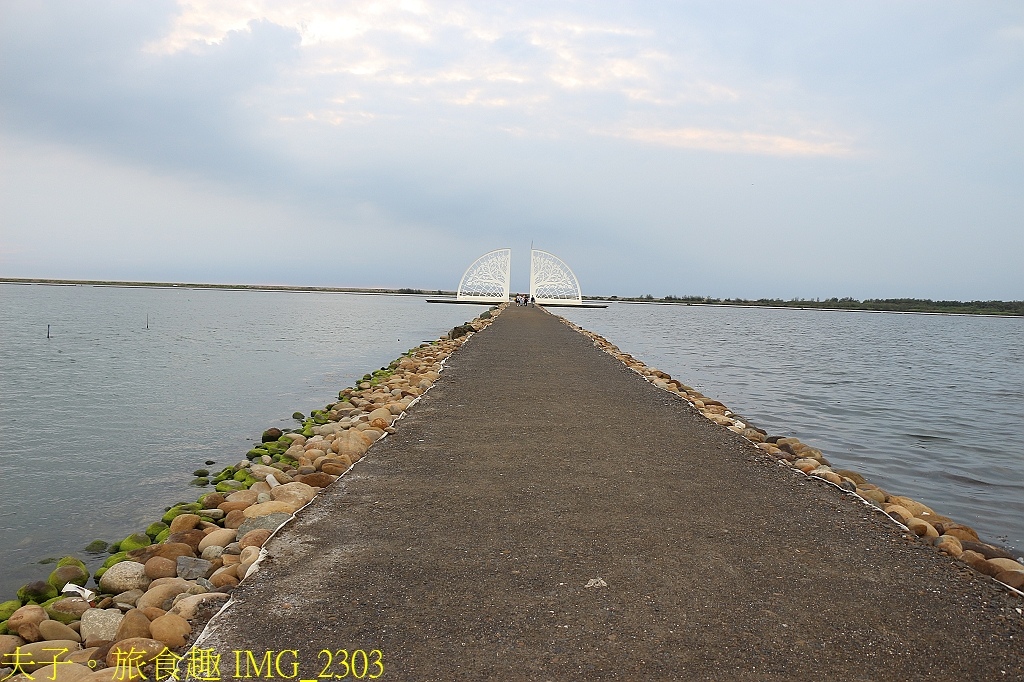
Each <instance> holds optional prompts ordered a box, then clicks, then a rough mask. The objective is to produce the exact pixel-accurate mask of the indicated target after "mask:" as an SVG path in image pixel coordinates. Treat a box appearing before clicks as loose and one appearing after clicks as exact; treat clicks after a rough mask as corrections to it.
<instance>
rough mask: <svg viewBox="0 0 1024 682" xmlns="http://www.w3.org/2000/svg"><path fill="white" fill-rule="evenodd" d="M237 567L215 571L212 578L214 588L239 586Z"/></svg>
mask: <svg viewBox="0 0 1024 682" xmlns="http://www.w3.org/2000/svg"><path fill="white" fill-rule="evenodd" d="M236 565H237V564H236ZM236 565H234V566H225V567H223V568H221V569H218V570H217V571H215V572H214V574H213V575H211V576H210V583H212V584H213V586H214V587H234V586H235V585H237V584H238V583H239V580H238V576H237V574H236V573H235V566H236Z"/></svg>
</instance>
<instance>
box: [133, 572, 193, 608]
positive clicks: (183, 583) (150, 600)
mask: <svg viewBox="0 0 1024 682" xmlns="http://www.w3.org/2000/svg"><path fill="white" fill-rule="evenodd" d="M167 580H168V582H166V583H163V584H161V585H156V586H151V587H150V588H149V590H148V591H147V592H146V594H144V595H142V596H141V597H139V601H137V602H136V606H137V607H138V608H139V609H144V608H146V607H147V606H155V607H157V608H159V609H163V610H164V611H167V610H169V609H170V608H171V604H172V602H173V601H174V598H175V597H177V596H178V595H179V594H181V593H182V592H187V591H188V590H189V588H191V587H192V585H193V583H190V582H189V581H187V580H182V579H181V578H173V579H171V578H168V579H167Z"/></svg>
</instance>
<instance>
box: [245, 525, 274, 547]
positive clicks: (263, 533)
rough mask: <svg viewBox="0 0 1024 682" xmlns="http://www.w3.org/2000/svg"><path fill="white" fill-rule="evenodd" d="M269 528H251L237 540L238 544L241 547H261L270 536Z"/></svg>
mask: <svg viewBox="0 0 1024 682" xmlns="http://www.w3.org/2000/svg"><path fill="white" fill-rule="evenodd" d="M270 532H271V531H270V530H268V529H266V528H257V529H256V530H251V531H249V532H248V533H246V534H245V536H244V537H243V538H242V539H241V540H239V541H238V546H239V547H241V548H242V549H245V548H246V547H262V546H263V544H264V543H265V542H266V541H267V540H268V539H269V538H270Z"/></svg>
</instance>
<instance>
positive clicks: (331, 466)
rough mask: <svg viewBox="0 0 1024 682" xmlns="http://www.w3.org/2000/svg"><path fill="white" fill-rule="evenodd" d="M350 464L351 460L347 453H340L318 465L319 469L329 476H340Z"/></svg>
mask: <svg viewBox="0 0 1024 682" xmlns="http://www.w3.org/2000/svg"><path fill="white" fill-rule="evenodd" d="M350 466H352V460H351V459H349V457H348V455H341V456H339V457H338V458H337V459H335V460H331V461H327V462H324V463H323V464H322V465H320V471H322V472H323V473H325V474H330V475H331V476H341V475H342V474H343V473H345V472H346V471H348V468H349V467H350Z"/></svg>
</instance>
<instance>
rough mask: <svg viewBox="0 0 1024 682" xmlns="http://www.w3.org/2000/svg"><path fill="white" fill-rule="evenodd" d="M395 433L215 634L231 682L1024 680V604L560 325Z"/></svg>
mask: <svg viewBox="0 0 1024 682" xmlns="http://www.w3.org/2000/svg"><path fill="white" fill-rule="evenodd" d="M612 341H614V339H612ZM681 379H683V380H684V381H685V377H681ZM397 426H398V427H399V428H398V433H397V434H394V435H393V436H390V437H389V438H387V439H385V441H383V442H382V443H379V444H378V445H377V446H375V447H374V448H373V449H371V451H370V453H369V454H368V456H367V457H366V458H365V459H364V460H362V461H360V462H359V463H358V464H357V465H356V466H355V468H354V469H353V470H352V471H351V472H350V473H349V474H348V475H346V476H345V477H344V478H343V479H342V480H341V481H339V482H338V483H336V484H335V485H334V486H332V487H331V488H329V489H328V490H327V491H326V492H325V493H324V494H322V495H320V496H319V497H318V498H317V499H316V500H315V501H314V502H313V504H312V505H310V506H309V507H307V508H306V509H305V510H303V511H302V512H301V513H300V514H299V515H298V517H297V518H296V520H295V521H293V522H292V524H291V525H290V526H288V527H287V529H286V530H284V531H282V532H281V533H279V534H278V536H277V537H275V538H274V539H273V540H272V541H271V542H270V543H269V544H268V547H267V548H268V550H269V551H270V553H271V558H270V559H268V560H267V561H265V562H264V564H263V568H262V570H261V571H260V572H259V573H258V574H256V575H254V576H252V577H250V578H249V579H248V580H247V581H246V582H245V584H244V585H243V586H241V587H239V588H238V589H237V590H236V591H235V600H236V601H235V602H234V603H232V605H231V606H230V607H229V608H228V610H227V611H226V612H225V613H224V614H223V615H222V616H220V617H219V618H218V619H215V621H214V622H213V623H212V624H211V630H210V632H209V633H208V637H207V638H206V640H205V641H204V642H203V643H202V645H201V646H203V647H211V648H213V649H215V650H216V651H217V652H218V653H219V654H221V655H222V656H223V658H222V661H221V669H220V672H221V675H222V676H223V678H224V679H228V678H230V677H231V676H233V675H234V674H236V672H241V673H244V672H245V670H244V667H245V666H244V665H243V670H241V671H236V670H235V656H236V654H235V653H234V652H235V651H238V650H250V651H252V652H253V654H254V656H255V658H256V660H257V661H260V660H262V658H263V656H264V655H265V653H264V652H266V651H274V652H277V651H279V650H282V649H288V650H297V651H298V652H299V653H298V658H299V660H300V662H301V663H300V665H301V668H300V670H301V674H300V676H299V677H300V678H301V679H316V678H318V677H320V678H321V679H325V678H324V676H325V675H330V674H332V673H333V674H336V675H338V676H339V677H340V676H341V674H342V673H344V672H345V669H344V666H343V665H342V663H341V658H342V655H341V654H340V653H338V652H337V650H339V649H346V650H348V651H349V652H352V651H353V650H356V649H362V650H365V651H367V652H371V651H372V650H379V651H381V652H382V654H383V659H382V660H383V665H384V676H383V678H381V679H387V680H392V679H393V680H494V679H497V680H505V679H507V680H567V679H581V680H598V679H625V680H635V679H648V680H696V679H714V680H747V679H749V680H828V679H843V680H886V681H890V680H953V679H957V680H965V679H966V680H1021V679H1024V625H1022V619H1021V616H1020V613H1019V611H1018V609H1017V607H1019V606H1021V602H1020V601H1019V600H1018V599H1017V598H1015V597H1012V596H1010V595H1007V594H1006V593H1004V592H1002V591H1000V590H998V589H996V588H994V587H992V586H991V584H990V583H989V582H988V579H985V578H981V577H979V576H977V575H976V574H974V573H972V572H971V571H970V570H968V569H966V568H964V567H962V566H959V565H958V564H956V563H955V562H953V561H951V560H950V559H948V558H946V557H943V556H941V555H939V554H938V553H937V552H936V551H935V550H934V549H933V548H931V547H925V546H924V545H922V544H919V543H918V542H917V541H916V540H907V539H904V537H903V534H902V533H901V532H900V531H899V529H898V528H896V527H895V526H894V525H892V524H890V523H887V522H886V521H885V519H883V518H881V517H880V515H879V514H877V513H875V512H873V511H872V510H870V509H869V508H867V507H866V506H864V505H863V504H862V503H860V502H859V501H858V500H857V499H856V498H853V497H851V496H846V495H843V494H842V493H840V492H838V491H837V490H836V489H834V488H832V487H830V486H828V485H827V484H825V483H817V482H812V481H808V480H806V479H804V477H803V476H802V475H800V474H798V473H796V472H794V471H791V470H788V469H785V468H782V467H780V466H778V465H777V464H775V463H774V462H770V461H767V460H766V459H764V458H762V457H760V456H759V455H758V451H757V450H756V449H755V448H753V447H752V446H751V445H750V444H749V443H747V442H746V441H744V440H743V439H741V438H740V437H739V436H736V435H735V434H733V433H731V432H729V431H727V430H725V429H723V428H721V427H717V426H714V425H713V424H711V423H710V422H709V421H707V420H706V419H704V418H703V417H701V416H700V415H699V414H697V413H696V412H695V411H694V410H693V409H692V408H691V407H690V406H689V405H688V404H687V403H685V402H683V401H681V400H678V399H675V398H673V397H672V396H670V395H669V394H668V393H666V392H663V391H660V390H658V389H656V388H654V387H653V386H651V385H649V384H647V383H646V382H644V381H643V380H642V379H641V378H640V377H639V376H637V375H636V374H634V373H633V372H631V371H629V370H627V369H626V368H624V367H623V366H622V365H621V364H620V363H618V362H617V361H616V360H614V359H613V358H611V357H610V356H608V355H606V354H604V353H602V352H600V351H598V350H597V349H596V348H594V347H593V346H592V345H591V343H590V342H589V340H588V339H586V338H585V337H584V336H582V335H580V334H578V333H576V332H574V331H572V330H571V329H569V328H568V327H566V326H565V325H563V324H561V323H560V322H559V321H558V320H556V319H555V318H554V317H552V316H550V315H547V314H546V313H544V312H542V311H539V310H537V309H533V308H517V307H510V308H508V309H507V311H506V312H504V313H503V314H502V315H501V316H500V317H499V318H498V319H497V321H496V322H495V323H494V325H493V326H491V327H490V328H489V329H487V330H485V331H484V332H482V333H480V334H478V335H476V336H475V337H474V338H472V339H471V340H470V341H469V343H467V344H466V345H465V347H464V348H463V349H461V350H460V351H459V352H457V353H456V354H455V355H454V356H453V357H452V359H451V360H450V362H449V364H448V369H447V370H446V371H445V372H444V373H443V374H442V378H441V380H440V381H438V382H437V384H436V386H435V388H434V389H433V390H432V391H431V392H429V393H428V394H427V395H426V396H425V397H424V399H423V400H421V401H420V403H419V404H418V405H417V406H415V407H414V408H413V409H412V410H411V411H410V414H409V416H408V417H407V418H405V419H404V420H402V421H400V422H398V424H397ZM598 578H599V579H600V581H598V580H597V579H598ZM592 581H593V582H597V583H598V584H597V586H594V587H587V585H588V584H591V582H592ZM323 650H330V652H331V654H330V655H328V654H325V653H321V652H322V651H323ZM275 656H276V654H275ZM329 658H330V660H329ZM376 658H377V655H376V654H370V661H371V665H370V666H369V670H368V673H369V675H373V674H376V673H378V672H379V668H378V667H377V666H375V665H373V664H372V661H375V660H376ZM241 660H242V661H243V662H244V661H245V660H246V655H245V654H242V655H241ZM291 660H292V657H291V656H290V655H286V656H285V657H284V658H283V661H284V664H283V665H282V671H283V672H284V673H290V670H289V667H290V666H289V665H287V663H288V662H290V661H291ZM328 663H330V664H331V665H330V666H329V669H328V670H327V671H324V668H325V666H327V664H328ZM357 664H358V665H357V672H363V670H362V666H363V661H362V659H361V658H358V660H357ZM264 674H265V673H264ZM369 675H368V676H369Z"/></svg>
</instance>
